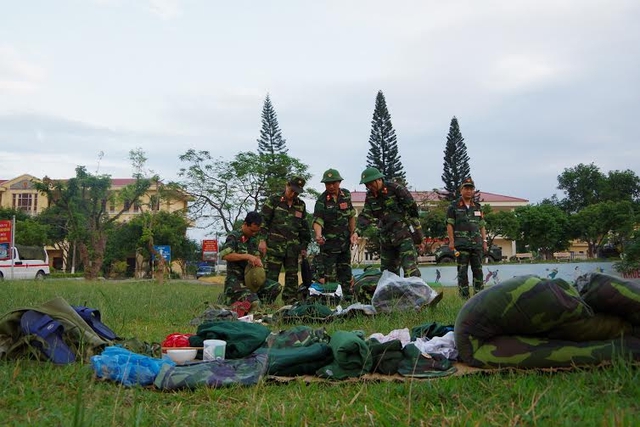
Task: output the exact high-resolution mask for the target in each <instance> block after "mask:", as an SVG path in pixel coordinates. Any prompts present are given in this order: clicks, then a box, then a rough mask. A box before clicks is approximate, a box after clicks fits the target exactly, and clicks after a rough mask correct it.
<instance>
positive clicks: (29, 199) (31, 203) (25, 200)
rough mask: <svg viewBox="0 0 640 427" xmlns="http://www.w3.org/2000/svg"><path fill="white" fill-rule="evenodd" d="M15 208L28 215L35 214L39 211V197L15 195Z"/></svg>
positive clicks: (29, 194)
mask: <svg viewBox="0 0 640 427" xmlns="http://www.w3.org/2000/svg"><path fill="white" fill-rule="evenodd" d="M13 208H14V209H17V210H21V211H25V212H28V213H35V212H36V210H37V209H38V195H37V194H33V193H15V194H14V195H13Z"/></svg>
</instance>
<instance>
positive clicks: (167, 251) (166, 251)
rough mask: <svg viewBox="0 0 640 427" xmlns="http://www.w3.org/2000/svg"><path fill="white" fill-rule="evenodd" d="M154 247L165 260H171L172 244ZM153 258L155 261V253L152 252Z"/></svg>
mask: <svg viewBox="0 0 640 427" xmlns="http://www.w3.org/2000/svg"><path fill="white" fill-rule="evenodd" d="M153 249H155V250H156V252H158V253H159V254H160V256H161V257H162V258H164V260H165V261H166V262H171V246H169V245H154V246H153ZM151 260H152V261H155V257H154V254H151Z"/></svg>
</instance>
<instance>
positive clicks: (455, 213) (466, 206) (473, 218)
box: [447, 177, 487, 298]
mask: <svg viewBox="0 0 640 427" xmlns="http://www.w3.org/2000/svg"><path fill="white" fill-rule="evenodd" d="M475 188H476V187H475V184H474V183H473V179H471V178H470V177H469V178H466V179H465V180H464V181H463V182H462V186H461V187H460V194H461V196H460V197H459V198H458V199H457V200H455V201H454V202H453V203H452V204H451V205H450V206H449V209H448V210H447V235H448V236H449V249H451V250H452V251H453V252H454V253H455V252H456V251H457V252H459V255H458V257H457V264H458V292H459V293H460V296H461V297H462V298H469V276H468V272H469V264H471V273H472V276H473V289H474V292H475V293H478V292H480V291H481V290H482V289H483V287H484V284H483V281H482V256H483V253H484V252H486V251H487V237H486V230H485V221H484V215H483V213H482V207H481V206H480V203H478V202H476V201H474V200H473V194H474V192H475Z"/></svg>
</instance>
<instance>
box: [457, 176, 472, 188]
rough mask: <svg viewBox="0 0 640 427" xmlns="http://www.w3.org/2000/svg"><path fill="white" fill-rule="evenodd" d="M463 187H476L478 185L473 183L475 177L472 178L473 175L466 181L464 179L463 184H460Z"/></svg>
mask: <svg viewBox="0 0 640 427" xmlns="http://www.w3.org/2000/svg"><path fill="white" fill-rule="evenodd" d="M462 187H473V188H476V185H475V184H474V183H473V179H471V177H468V178H465V179H464V181H462V185H460V188H462Z"/></svg>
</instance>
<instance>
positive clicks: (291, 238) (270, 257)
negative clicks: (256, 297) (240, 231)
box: [260, 193, 311, 304]
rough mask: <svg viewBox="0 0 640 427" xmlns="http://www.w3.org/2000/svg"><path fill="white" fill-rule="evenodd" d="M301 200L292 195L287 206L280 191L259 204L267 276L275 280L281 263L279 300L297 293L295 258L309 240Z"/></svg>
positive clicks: (296, 261) (289, 301)
mask: <svg viewBox="0 0 640 427" xmlns="http://www.w3.org/2000/svg"><path fill="white" fill-rule="evenodd" d="M306 209H307V208H306V205H305V203H304V201H302V200H301V199H299V198H298V197H295V198H294V199H293V203H292V204H291V207H289V205H288V203H287V199H286V198H285V196H284V193H283V194H282V195H279V196H272V197H270V198H269V199H267V201H266V202H265V204H264V206H263V207H262V217H263V218H264V222H263V223H262V230H261V231H260V234H261V239H262V240H265V241H266V242H267V256H266V266H265V268H266V270H267V280H274V281H276V282H277V281H278V277H279V276H280V269H281V268H282V266H284V273H285V278H284V289H283V291H282V300H283V302H284V303H285V304H289V303H291V302H293V301H295V300H296V299H297V294H298V286H299V282H298V259H299V257H300V251H301V250H306V249H307V246H308V245H309V242H310V240H311V231H310V230H309V224H308V223H307V218H306V216H307V210H306Z"/></svg>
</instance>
